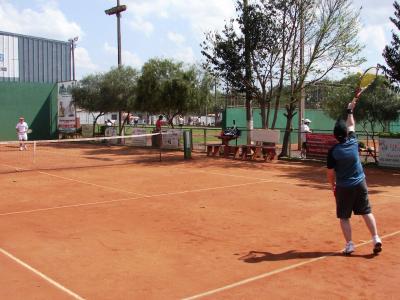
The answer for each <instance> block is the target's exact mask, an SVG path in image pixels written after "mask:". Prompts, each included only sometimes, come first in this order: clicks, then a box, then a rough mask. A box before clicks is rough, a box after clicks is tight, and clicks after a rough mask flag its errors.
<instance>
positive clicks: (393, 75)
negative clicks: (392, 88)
mask: <svg viewBox="0 0 400 300" xmlns="http://www.w3.org/2000/svg"><path fill="white" fill-rule="evenodd" d="M393 6H394V9H395V13H394V15H395V17H396V18H392V17H391V18H390V20H391V21H392V23H393V24H394V25H395V26H396V28H397V29H398V30H400V5H399V3H398V2H397V1H395V2H394V4H393ZM383 57H384V58H385V60H386V63H387V65H388V67H385V71H386V73H387V75H388V77H389V78H390V81H391V83H392V84H397V87H398V86H399V85H400V37H399V35H397V34H396V33H395V32H394V31H392V41H391V44H390V46H386V47H385V49H384V51H383Z"/></svg>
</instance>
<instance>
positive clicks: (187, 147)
mask: <svg viewBox="0 0 400 300" xmlns="http://www.w3.org/2000/svg"><path fill="white" fill-rule="evenodd" d="M183 153H184V158H185V159H190V158H192V140H191V135H190V131H188V130H185V131H184V132H183Z"/></svg>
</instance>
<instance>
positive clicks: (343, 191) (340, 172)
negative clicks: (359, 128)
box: [327, 97, 382, 255]
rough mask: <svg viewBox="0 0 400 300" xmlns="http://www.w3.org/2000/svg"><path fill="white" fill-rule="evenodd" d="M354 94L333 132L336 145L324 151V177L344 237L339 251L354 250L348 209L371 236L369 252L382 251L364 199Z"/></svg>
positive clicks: (363, 176)
mask: <svg viewBox="0 0 400 300" xmlns="http://www.w3.org/2000/svg"><path fill="white" fill-rule="evenodd" d="M357 100H358V97H355V98H354V99H353V101H352V102H351V103H349V105H348V107H347V121H346V122H345V121H344V120H338V121H337V122H336V124H335V128H334V130H333V133H334V135H335V138H336V139H337V140H338V142H339V143H338V144H336V145H335V146H333V147H332V148H331V149H330V150H329V152H328V158H327V167H328V169H327V177H328V181H329V183H330V184H331V186H332V190H333V192H334V195H335V198H336V215H337V217H338V218H339V219H340V226H341V229H342V232H343V235H344V238H345V239H346V246H345V249H344V250H343V253H344V254H346V255H349V254H351V253H352V252H354V243H353V241H352V233H351V224H350V217H351V214H352V212H354V214H355V215H361V216H362V217H363V219H364V221H365V223H366V225H367V227H368V229H369V231H370V233H371V235H372V242H373V252H374V253H375V254H378V253H379V252H381V251H382V241H381V239H380V238H379V235H378V230H377V227H376V221H375V217H374V215H373V214H372V212H371V206H370V204H369V201H368V188H367V184H366V181H365V174H364V170H363V167H362V165H361V162H360V157H359V153H358V141H357V137H356V134H355V121H354V117H353V110H354V108H355V106H356V103H357Z"/></svg>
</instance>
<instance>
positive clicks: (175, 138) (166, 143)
mask: <svg viewBox="0 0 400 300" xmlns="http://www.w3.org/2000/svg"><path fill="white" fill-rule="evenodd" d="M181 137H182V130H181V129H168V130H167V131H166V132H165V133H164V132H163V135H162V148H164V149H179V139H180V138H181Z"/></svg>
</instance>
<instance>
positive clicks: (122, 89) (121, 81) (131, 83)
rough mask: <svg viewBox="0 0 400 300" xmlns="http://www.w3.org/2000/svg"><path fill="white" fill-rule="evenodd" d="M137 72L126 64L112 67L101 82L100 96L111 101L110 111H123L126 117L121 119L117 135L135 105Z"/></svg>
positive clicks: (122, 128)
mask: <svg viewBox="0 0 400 300" xmlns="http://www.w3.org/2000/svg"><path fill="white" fill-rule="evenodd" d="M138 78H139V72H138V71H136V70H135V69H133V68H131V67H128V66H119V67H116V68H112V69H111V70H110V71H108V72H107V73H106V74H104V77H103V80H102V82H101V92H102V96H103V97H104V98H106V99H107V101H109V102H111V103H112V111H123V112H125V113H126V117H125V119H124V120H123V122H122V124H121V126H120V128H119V135H121V134H122V132H123V130H124V127H125V125H126V124H127V123H128V121H129V115H130V113H131V112H132V111H133V110H134V108H135V106H136V96H137V94H136V88H137V81H138Z"/></svg>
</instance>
